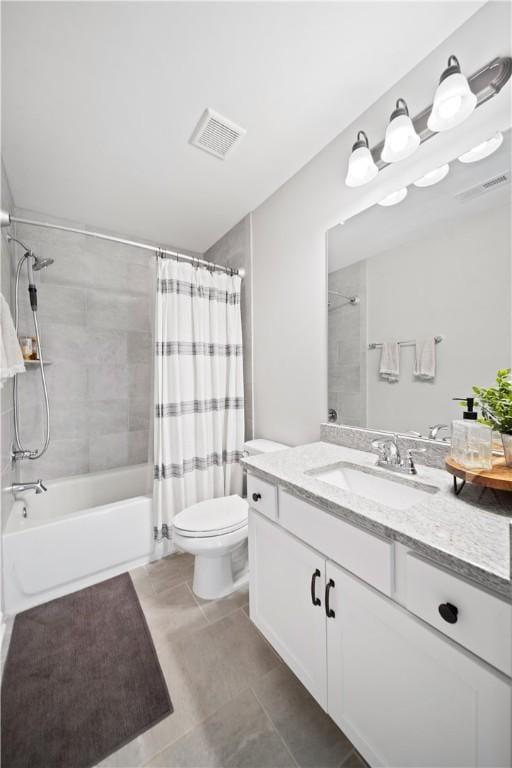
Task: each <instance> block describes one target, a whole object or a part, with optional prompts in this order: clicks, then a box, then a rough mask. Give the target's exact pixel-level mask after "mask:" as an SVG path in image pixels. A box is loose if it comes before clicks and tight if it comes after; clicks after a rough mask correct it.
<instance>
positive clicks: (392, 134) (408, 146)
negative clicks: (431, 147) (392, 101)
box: [380, 99, 420, 163]
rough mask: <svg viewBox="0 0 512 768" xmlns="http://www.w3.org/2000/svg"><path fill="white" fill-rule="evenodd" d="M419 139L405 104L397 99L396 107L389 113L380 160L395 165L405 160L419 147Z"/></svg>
mask: <svg viewBox="0 0 512 768" xmlns="http://www.w3.org/2000/svg"><path fill="white" fill-rule="evenodd" d="M419 143H420V137H419V136H418V134H417V133H416V129H415V128H414V124H413V122H412V120H411V118H410V117H409V110H408V108H407V104H406V102H405V101H404V100H403V99H397V102H396V107H395V109H394V111H393V112H392V113H391V118H390V120H389V124H388V127H387V128H386V136H385V139H384V147H383V149H382V152H381V155H380V156H381V159H382V160H383V161H384V162H385V163H396V162H397V161H398V160H405V158H406V157H409V156H410V155H412V153H413V152H414V151H415V150H416V148H417V147H418V146H419Z"/></svg>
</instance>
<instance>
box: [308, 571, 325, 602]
mask: <svg viewBox="0 0 512 768" xmlns="http://www.w3.org/2000/svg"><path fill="white" fill-rule="evenodd" d="M319 576H320V571H319V570H318V568H317V569H316V571H315V572H314V573H313V575H312V576H311V602H312V603H313V605H322V603H321V602H320V598H319V597H317V596H316V592H315V584H316V580H317V578H318V577H319Z"/></svg>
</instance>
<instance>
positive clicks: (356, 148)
mask: <svg viewBox="0 0 512 768" xmlns="http://www.w3.org/2000/svg"><path fill="white" fill-rule="evenodd" d="M361 137H362V138H361ZM378 172H379V169H378V168H377V166H376V165H375V162H374V160H373V156H372V153H371V152H370V149H369V147H368V136H367V135H366V133H365V132H364V131H359V133H358V134H357V141H356V143H355V144H354V145H353V147H352V154H351V155H350V157H349V161H348V170H347V176H346V178H345V184H346V185H347V187H360V186H362V185H363V184H367V183H368V182H369V181H371V180H372V179H374V178H375V176H376V175H377V173H378Z"/></svg>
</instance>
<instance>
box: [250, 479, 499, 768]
mask: <svg viewBox="0 0 512 768" xmlns="http://www.w3.org/2000/svg"><path fill="white" fill-rule="evenodd" d="M249 498H250V497H249ZM293 498H294V497H291V496H290V494H288V493H286V492H283V491H280V492H279V494H278V503H277V508H276V519H275V520H272V521H271V520H269V519H268V517H263V516H262V514H260V513H258V512H256V511H254V510H252V509H251V511H250V519H249V553H250V612H251V619H252V620H253V621H254V623H255V624H256V626H257V627H258V628H259V629H260V630H261V632H262V633H263V634H264V635H265V637H266V638H267V639H268V640H269V642H270V643H271V644H272V645H273V646H274V648H275V649H276V651H277V652H278V653H279V654H280V655H281V657H282V658H283V660H284V661H285V662H286V663H287V664H288V665H289V666H290V668H291V669H292V670H293V672H294V673H295V674H296V675H297V677H298V678H299V679H300V680H301V681H302V682H303V684H304V685H305V686H306V688H308V690H309V691H310V692H311V693H312V695H313V696H314V697H315V698H316V699H317V701H318V702H319V703H320V704H321V706H322V707H323V708H324V709H325V710H326V711H327V712H328V713H329V714H330V715H331V717H332V718H333V720H334V721H335V722H336V723H337V724H338V725H339V727H340V728H341V729H342V730H343V731H344V732H345V733H346V734H347V736H348V737H349V738H350V739H351V740H352V742H353V743H354V745H355V746H356V747H357V748H358V749H359V750H360V752H361V753H362V755H363V756H364V757H365V758H366V760H368V762H369V763H370V764H371V765H372V766H393V767H394V768H398V767H399V766H403V767H404V768H416V767H418V768H419V767H420V766H421V767H423V766H424V767H425V768H426V767H427V766H428V767H432V766H435V767H436V768H445V767H447V766H450V767H451V766H453V767H455V766H458V767H461V766H464V768H466V767H469V766H475V767H477V766H489V767H491V766H492V768H497V766H505V767H507V766H510V765H511V763H512V756H511V728H512V726H511V723H512V700H511V699H512V689H511V681H510V678H509V677H507V676H506V675H504V674H502V673H501V672H499V671H498V670H496V669H495V668H494V667H492V666H490V665H489V664H487V663H486V662H485V661H483V660H481V659H480V658H478V657H477V656H476V655H474V653H470V652H469V651H468V650H467V649H466V648H463V647H461V645H459V644H457V643H456V642H453V640H451V639H447V638H446V637H445V636H444V635H443V634H442V633H441V632H440V631H438V629H436V628H434V627H432V626H430V625H429V624H431V623H432V622H429V623H426V621H424V620H422V618H423V616H422V613H421V611H419V610H415V606H414V605H407V606H406V607H404V606H402V605H400V604H399V603H397V602H395V600H394V599H393V596H394V594H392V595H391V597H389V596H387V595H388V589H387V584H388V581H387V578H388V577H387V573H388V571H387V567H388V566H387V561H386V558H387V555H386V550H385V549H384V548H383V547H382V544H381V543H380V542H381V540H380V539H379V537H374V536H373V534H371V533H367V532H366V531H364V530H363V529H360V528H358V527H357V526H352V525H351V524H349V523H347V522H345V521H341V520H339V523H340V528H339V537H344V536H345V535H348V536H349V538H350V535H349V534H347V528H346V527H347V525H348V526H349V527H350V528H353V529H354V531H355V532H356V533H357V537H360V536H363V537H364V536H367V537H368V542H367V545H366V544H365V542H364V541H360V540H359V538H357V537H356V538H355V539H354V541H356V540H357V542H358V545H357V551H358V552H359V553H360V554H359V557H358V558H354V552H351V553H350V556H347V562H344V560H343V552H344V547H343V546H342V545H339V543H338V544H337V532H336V529H335V528H334V527H333V525H334V523H335V522H337V521H336V518H333V517H332V516H330V515H328V514H327V513H322V512H321V510H319V509H318V508H317V507H313V506H310V505H308V504H307V503H306V502H304V501H302V500H299V499H297V500H296V501H297V504H295V502H294V501H293ZM282 501H284V503H282ZM305 507H310V509H311V511H312V518H311V519H313V520H315V527H316V529H318V528H321V527H322V521H321V519H320V518H319V517H318V515H319V514H324V515H326V518H329V526H330V527H329V537H328V540H329V544H328V545H327V543H326V545H325V546H322V543H321V542H322V534H321V532H320V531H319V530H316V531H315V528H312V527H311V526H310V527H309V528H308V527H306V528H305V530H306V532H307V534H308V535H309V534H311V536H310V538H308V539H306V533H302V528H301V524H300V519H301V518H304V519H305V517H304V516H305V512H306V510H305ZM281 510H283V516H282V518H281ZM292 512H296V513H297V515H296V516H294V515H293V514H292ZM333 521H334V523H333ZM308 525H309V523H308ZM290 528H292V529H293V533H291V532H290V530H289V529H290ZM301 537H303V540H301ZM312 540H313V541H314V547H312V546H310V545H309V544H310V543H311V541H312ZM325 541H326V542H327V539H326V540H325ZM320 547H321V548H320ZM326 550H327V551H326ZM334 550H336V551H339V552H340V554H339V556H336V557H337V561H336V562H333V554H332V553H333V551H334ZM372 556H374V557H376V558H377V561H376V562H377V563H378V565H377V566H376V564H375V562H374V563H373V565H372V563H371V562H369V560H371V557H372ZM366 558H368V560H367V561H366V565H365V560H366ZM390 562H391V566H392V565H393V561H392V559H391V561H390ZM430 567H434V568H435V566H430ZM365 568H367V569H368V574H369V578H368V581H366V580H365V579H364V576H362V575H361V574H362V573H364V570H365ZM355 569H357V573H358V576H357V577H356V576H355V575H353V571H354V570H355ZM349 571H352V572H349ZM394 578H395V577H394V574H393V575H392V576H391V579H390V581H391V583H392V582H393V579H394ZM453 578H455V579H456V580H457V581H459V579H457V577H453ZM368 582H371V583H368ZM376 587H377V588H376ZM500 602H503V601H500ZM503 605H505V606H506V604H505V603H504V604H503ZM507 607H509V606H507ZM415 613H416V614H417V615H414V614H415ZM419 617H421V618H419ZM468 647H471V645H470V644H468Z"/></svg>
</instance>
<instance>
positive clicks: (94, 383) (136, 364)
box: [2, 206, 156, 479]
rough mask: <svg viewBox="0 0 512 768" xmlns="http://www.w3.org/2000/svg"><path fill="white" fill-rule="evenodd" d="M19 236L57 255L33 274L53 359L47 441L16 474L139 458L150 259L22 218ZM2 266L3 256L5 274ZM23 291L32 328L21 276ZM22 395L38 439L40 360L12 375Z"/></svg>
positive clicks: (145, 414) (142, 456)
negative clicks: (35, 457)
mask: <svg viewBox="0 0 512 768" xmlns="http://www.w3.org/2000/svg"><path fill="white" fill-rule="evenodd" d="M9 207H10V208H12V206H9ZM15 212H16V213H17V214H18V215H20V216H25V217H26V218H34V219H38V218H40V219H46V218H47V217H46V216H42V215H40V214H38V213H37V212H34V211H23V210H20V209H16V211H15ZM57 223H64V224H68V225H71V226H79V227H80V228H86V227H85V225H84V224H80V223H79V222H57ZM17 235H18V236H19V237H20V238H21V239H22V240H23V241H24V242H26V245H27V246H28V247H29V248H32V249H33V250H34V252H35V253H36V254H38V255H40V256H42V257H51V258H53V259H54V260H55V262H54V264H53V265H52V266H51V267H49V268H48V269H45V270H42V271H41V272H38V273H37V274H36V281H37V284H38V296H39V319H40V326H41V336H42V346H43V351H44V357H45V359H48V360H51V361H52V365H51V366H48V367H46V369H45V371H46V376H47V383H48V392H49V396H50V407H51V427H52V443H51V446H50V449H49V451H48V454H47V455H46V456H44V457H43V458H42V459H41V460H40V461H38V462H37V464H36V466H35V465H34V463H33V462H31V463H30V464H28V463H27V462H23V463H21V464H20V465H19V471H20V477H21V479H27V478H29V477H32V475H33V474H34V470H35V469H36V468H37V474H38V475H40V476H42V477H44V478H45V479H49V478H52V477H61V476H65V475H69V474H77V473H81V472H89V471H91V472H93V471H96V470H101V469H107V468H111V467H116V466H123V465H126V464H129V463H132V462H137V463H139V462H141V461H146V460H147V459H148V457H149V455H150V453H151V445H150V443H151V440H152V423H151V421H152V402H153V381H152V369H153V343H152V339H153V335H152V324H153V315H154V296H155V280H156V277H155V275H156V269H155V259H154V258H152V257H151V255H150V254H148V253H147V252H145V251H140V250H139V249H136V248H131V247H127V246H123V245H120V244H117V243H110V242H107V241H101V240H94V239H92V238H87V237H85V236H83V235H76V234H72V233H66V232H58V231H52V230H44V229H35V228H33V227H29V226H23V227H22V228H21V229H20V231H19V232H17ZM8 271H9V270H6V269H5V267H4V260H2V273H4V272H7V273H8ZM20 296H21V305H20V306H21V312H20V316H21V318H22V326H23V327H24V328H25V331H24V332H26V333H28V334H30V335H33V330H32V329H33V320H32V313H31V311H30V308H29V303H28V299H27V292H26V280H25V284H24V285H23V287H22V289H21V294H20ZM22 326H20V330H21V328H22ZM19 395H20V415H21V421H22V424H23V428H22V435H23V439H24V440H25V441H26V443H27V445H29V446H30V447H37V446H38V445H40V443H41V439H42V433H43V429H42V426H43V409H42V405H43V399H42V390H41V381H40V376H39V371H38V370H37V369H31V370H30V371H28V372H27V373H25V374H23V376H20V377H19ZM4 399H5V398H4V396H3V392H2V403H3V402H4ZM5 402H8V400H7V399H5ZM9 407H10V406H9ZM6 418H7V417H6ZM9 442H10V440H9Z"/></svg>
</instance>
